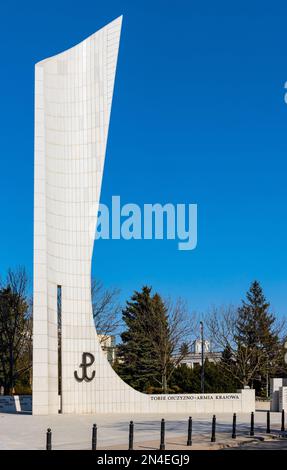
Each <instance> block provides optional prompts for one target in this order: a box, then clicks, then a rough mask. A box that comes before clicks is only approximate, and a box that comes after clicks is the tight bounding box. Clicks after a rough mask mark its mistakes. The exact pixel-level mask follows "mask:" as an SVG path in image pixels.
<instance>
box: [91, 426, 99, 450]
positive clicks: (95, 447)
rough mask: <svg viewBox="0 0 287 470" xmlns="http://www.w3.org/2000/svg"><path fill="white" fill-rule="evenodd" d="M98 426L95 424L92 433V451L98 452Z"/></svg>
mask: <svg viewBox="0 0 287 470" xmlns="http://www.w3.org/2000/svg"><path fill="white" fill-rule="evenodd" d="M97 431H98V429H97V425H96V424H93V433H92V450H97Z"/></svg>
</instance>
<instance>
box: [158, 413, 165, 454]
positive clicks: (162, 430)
mask: <svg viewBox="0 0 287 470" xmlns="http://www.w3.org/2000/svg"><path fill="white" fill-rule="evenodd" d="M164 437H165V421H164V419H162V420H161V423H160V446H159V450H165V443H164Z"/></svg>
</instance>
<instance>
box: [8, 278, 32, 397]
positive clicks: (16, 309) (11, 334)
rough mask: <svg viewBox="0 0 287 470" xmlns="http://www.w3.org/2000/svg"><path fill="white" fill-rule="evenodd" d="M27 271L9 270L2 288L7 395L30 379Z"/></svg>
mask: <svg viewBox="0 0 287 470" xmlns="http://www.w3.org/2000/svg"><path fill="white" fill-rule="evenodd" d="M26 285H27V278H26V274H25V272H24V270H19V271H18V272H12V271H9V272H8V275H7V282H6V284H5V285H2V286H1V287H0V378H1V383H0V385H3V387H4V394H7V395H9V394H12V393H13V391H14V390H15V387H16V386H17V384H18V383H19V380H21V378H22V379H24V381H26V382H27V378H29V374H28V372H29V369H30V367H31V344H32V343H31V334H32V328H31V319H30V317H29V305H28V300H27V297H26Z"/></svg>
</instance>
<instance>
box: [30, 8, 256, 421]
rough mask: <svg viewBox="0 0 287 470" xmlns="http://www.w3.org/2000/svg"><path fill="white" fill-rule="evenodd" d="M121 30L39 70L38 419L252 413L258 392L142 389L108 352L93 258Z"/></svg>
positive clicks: (102, 34) (108, 30)
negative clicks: (99, 323) (96, 302)
mask: <svg viewBox="0 0 287 470" xmlns="http://www.w3.org/2000/svg"><path fill="white" fill-rule="evenodd" d="M121 23H122V18H121V17H120V18H117V19H116V20H114V21H112V22H111V23H110V24H108V25H107V26H105V27H104V28H103V29H101V30H100V31H98V32H96V33H95V34H93V35H92V36H90V37H89V38H87V39H86V40H85V41H83V42H81V43H80V44H78V45H76V46H75V47H72V48H71V49H69V50H67V51H64V52H62V53H61V54H58V55H56V56H54V57H50V58H48V59H45V60H43V61H41V62H39V63H37V64H36V68H35V189H34V192H35V197H34V312H33V317H34V331H33V413H34V414H55V413H58V412H59V411H60V412H62V413H95V412H104V413H105V412H109V413H111V412H129V413H133V412H140V413H141V412H161V413H163V412H169V411H171V412H186V413H191V412H192V411H193V412H197V411H198V412H203V411H206V412H216V411H229V412H236V411H237V412H240V411H246V412H248V411H253V410H254V408H255V400H254V391H250V390H242V391H240V392H238V393H234V394H209V395H208V394H205V395H160V396H159V395H145V394H143V393H140V392H137V391H135V390H134V389H132V388H131V387H129V386H128V385H127V384H126V383H124V382H123V381H122V380H121V379H120V377H119V376H118V375H117V374H116V373H115V372H114V370H113V369H112V367H111V365H110V364H109V362H108V360H107V358H106V356H105V354H104V353H103V352H102V350H101V346H100V344H99V341H98V338H97V334H96V330H95V326H94V321H93V316H92V303H91V260H92V253H93V246H94V237H93V235H94V233H95V228H96V222H97V210H98V204H99V198H100V191H101V183H102V176H103V167H104V160H105V152H106V143H107V136H108V128H109V120H110V113H111V103H112V97H113V88H114V80H115V72H116V64H117V57H118V49H119V40H120V32H121ZM59 398H60V399H59Z"/></svg>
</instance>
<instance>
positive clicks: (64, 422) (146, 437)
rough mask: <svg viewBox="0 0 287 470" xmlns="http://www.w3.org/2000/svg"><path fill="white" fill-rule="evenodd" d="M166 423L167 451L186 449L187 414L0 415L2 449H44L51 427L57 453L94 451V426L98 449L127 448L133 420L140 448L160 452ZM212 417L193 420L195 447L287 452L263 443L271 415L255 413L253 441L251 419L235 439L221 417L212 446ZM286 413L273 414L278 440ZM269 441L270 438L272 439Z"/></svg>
mask: <svg viewBox="0 0 287 470" xmlns="http://www.w3.org/2000/svg"><path fill="white" fill-rule="evenodd" d="M161 418H165V419H166V442H167V449H173V448H174V449H188V448H187V447H186V437H187V436H186V435H187V418H188V417H187V416H183V415H169V416H158V415H133V416H131V415H129V416H127V415H121V414H115V415H96V416H95V415H77V416H76V415H55V416H31V415H28V414H4V413H3V414H0V449H45V440H46V429H47V428H48V427H50V428H51V429H52V441H53V442H52V444H53V449H55V450H56V449H83V450H85V449H90V447H91V430H92V425H93V423H97V426H98V448H101V449H127V443H128V427H129V421H130V420H133V421H134V433H135V448H138V449H157V448H158V445H159V436H160V419H161ZM211 418H212V415H194V416H193V446H192V449H210V450H211V449H214V450H215V449H217V448H222V447H225V446H228V445H236V446H238V445H240V443H244V448H245V446H246V448H250V449H253V448H256V449H258V448H261V446H263V445H265V446H267V448H269V446H270V448H271V447H272V448H285V449H286V448H287V445H286V444H287V440H285V439H284V440H280V441H278V442H277V440H276V441H275V440H274V439H272V440H271V441H270V442H269V440H268V442H260V441H258V439H262V438H266V437H267V438H268V436H266V434H265V428H266V412H264V411H261V412H257V413H256V414H255V439H251V438H250V437H249V423H250V415H249V414H248V415H244V414H240V415H238V416H237V436H238V438H237V439H236V441H234V440H233V439H231V423H232V414H218V415H217V442H216V444H211V443H210V434H211ZM280 423H281V414H280V413H271V428H272V435H274V436H276V437H278V435H279V431H280ZM268 439H270V438H268Z"/></svg>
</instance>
